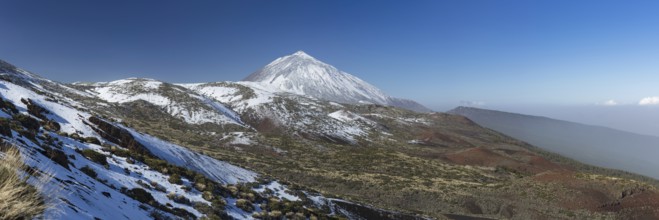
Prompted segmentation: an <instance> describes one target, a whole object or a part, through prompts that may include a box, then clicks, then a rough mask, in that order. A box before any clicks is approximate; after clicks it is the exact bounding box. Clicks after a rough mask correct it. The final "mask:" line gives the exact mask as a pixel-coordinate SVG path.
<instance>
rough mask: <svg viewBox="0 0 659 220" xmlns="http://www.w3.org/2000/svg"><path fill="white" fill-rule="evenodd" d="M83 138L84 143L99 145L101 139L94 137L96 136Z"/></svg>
mask: <svg viewBox="0 0 659 220" xmlns="http://www.w3.org/2000/svg"><path fill="white" fill-rule="evenodd" d="M84 140H85V142H86V143H92V144H96V145H101V141H99V140H98V138H96V137H86V138H84Z"/></svg>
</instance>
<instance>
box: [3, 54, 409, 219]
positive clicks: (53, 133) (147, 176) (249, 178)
mask: <svg viewBox="0 0 659 220" xmlns="http://www.w3.org/2000/svg"><path fill="white" fill-rule="evenodd" d="M0 64H2V65H0V67H1V68H0V144H1V146H2V147H0V149H2V150H3V151H4V150H9V149H17V150H19V151H20V152H21V153H22V155H23V156H24V158H25V163H26V168H25V169H22V170H19V172H22V173H24V174H25V175H29V177H30V178H31V179H32V180H31V181H28V182H31V183H38V182H40V181H39V180H45V181H46V182H44V183H43V187H40V188H41V190H43V192H44V193H45V192H48V194H44V195H43V197H44V201H46V202H47V203H48V204H49V208H48V209H46V211H45V213H43V217H44V218H46V219H198V218H207V219H254V218H287V219H305V218H306V219H309V218H325V219H333V218H345V217H346V216H354V217H356V218H359V216H361V215H362V213H356V212H354V211H350V210H348V208H351V209H355V208H360V209H366V210H369V211H370V212H374V213H381V214H382V215H394V216H395V215H402V214H397V213H394V212H387V211H384V210H380V209H376V208H373V207H369V206H362V205H358V204H355V203H352V202H348V201H344V200H336V199H329V198H326V197H324V196H322V195H321V194H318V193H314V192H310V191H306V190H302V189H301V188H300V187H297V188H296V189H291V188H289V186H287V184H283V183H280V182H279V181H277V180H274V179H272V178H269V177H267V176H263V175H259V174H257V173H256V172H254V171H250V170H247V169H245V168H242V167H239V166H236V165H232V164H230V163H227V162H224V161H221V160H217V159H215V158H213V157H210V156H207V155H204V154H201V153H198V152H195V151H192V150H190V149H189V148H187V147H182V146H180V145H177V144H173V143H171V142H168V141H165V140H162V139H159V138H157V137H154V136H152V135H148V134H144V133H142V132H139V131H137V130H135V129H133V128H131V127H130V126H127V125H126V124H125V123H122V122H121V121H122V120H121V119H119V118H110V117H104V116H101V115H102V114H103V112H98V111H95V110H93V109H92V108H94V107H99V108H105V109H113V108H121V107H118V106H119V105H118V104H117V103H125V102H133V101H127V100H125V99H123V98H124V97H127V99H130V97H132V96H133V95H134V94H135V93H133V94H131V95H122V94H121V93H120V92H119V90H115V91H113V93H114V94H116V95H115V96H113V97H114V98H115V99H110V100H107V101H104V99H101V100H99V99H97V98H96V97H98V96H97V95H98V94H94V93H93V92H92V91H93V90H87V89H84V90H77V89H74V88H73V87H83V88H88V87H90V86H89V85H73V86H71V87H70V86H66V85H62V84H59V83H56V82H53V81H49V80H46V79H43V78H41V77H39V76H37V75H34V74H31V73H29V72H26V71H23V70H20V69H18V68H16V67H14V66H12V65H10V64H8V63H5V62H1V63H0ZM114 83H115V84H117V85H121V86H125V85H126V84H130V83H134V84H139V85H141V86H144V87H146V88H142V90H141V91H142V92H148V93H151V92H154V89H156V87H157V88H159V89H160V90H155V91H160V92H162V91H163V90H164V91H167V89H174V90H177V88H176V86H171V85H159V86H154V84H157V83H154V81H147V80H135V81H133V82H127V81H124V82H121V83H119V82H114ZM96 85H97V86H99V87H100V88H103V87H102V86H106V85H107V84H96ZM141 86H138V87H137V88H139V87H141ZM167 86H171V88H166V87H167ZM163 87H165V88H166V89H163ZM94 88H96V87H94ZM127 88H129V87H125V90H123V92H126V91H130V92H134V91H133V90H130V89H127ZM182 90H185V89H184V88H183V89H182ZM104 94H105V93H104ZM153 94H155V92H154V93H153ZM138 96H139V95H138ZM119 97H121V98H119ZM154 97H157V96H156V95H153V96H139V98H138V99H140V100H141V101H144V100H143V99H147V100H148V101H151V102H156V103H161V104H162V103H163V102H158V101H156V100H163V99H160V98H156V99H154ZM106 98H107V97H106ZM76 100H79V101H76ZM190 100H201V101H202V102H198V103H194V104H199V105H201V104H207V105H203V106H202V107H200V108H188V107H189V106H186V105H178V104H180V103H184V104H189V103H191V102H187V101H189V100H187V99H186V100H185V101H181V102H174V101H172V102H168V103H166V104H171V105H178V106H179V107H181V106H183V107H182V108H185V109H184V110H183V111H172V108H168V107H166V106H165V107H162V106H160V105H157V104H154V105H155V106H160V108H156V109H157V110H158V111H162V112H163V113H166V114H167V115H170V116H172V117H173V118H176V119H177V120H180V121H183V122H185V123H190V124H198V123H199V122H204V123H216V124H231V125H237V126H234V127H236V128H242V127H244V126H245V125H243V123H242V122H240V121H239V118H237V117H235V116H236V115H235V113H234V114H233V115H232V111H230V110H228V109H226V108H224V107H222V105H220V104H219V103H215V102H214V101H210V100H207V99H205V98H203V97H199V96H192V97H190ZM151 102H149V103H151ZM85 103H86V104H85ZM89 103H94V104H93V105H92V104H89ZM172 103H174V104H172ZM85 105H90V106H91V107H90V108H88V107H86V106H85ZM151 107H153V106H150V108H151ZM200 109H202V111H212V112H211V113H209V114H207V115H204V116H208V118H211V119H219V120H209V121H203V120H202V121H197V120H194V119H195V117H185V115H183V116H181V117H176V116H180V115H179V114H181V112H187V113H190V112H194V111H200ZM209 109H210V110H209ZM190 115H194V114H190ZM232 116H233V117H232ZM190 119H193V120H190ZM204 119H206V118H204ZM0 155H3V154H0ZM44 177H46V178H44ZM338 201H340V203H338ZM346 202H347V204H349V205H348V206H345V204H346ZM339 204H340V205H341V206H339ZM413 218H414V217H413Z"/></svg>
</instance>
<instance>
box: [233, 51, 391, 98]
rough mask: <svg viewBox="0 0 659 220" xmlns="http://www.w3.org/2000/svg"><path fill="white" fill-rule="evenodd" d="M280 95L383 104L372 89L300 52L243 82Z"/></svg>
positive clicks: (379, 92) (271, 64) (383, 96)
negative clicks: (265, 87)
mask: <svg viewBox="0 0 659 220" xmlns="http://www.w3.org/2000/svg"><path fill="white" fill-rule="evenodd" d="M245 81H254V82H260V83H262V84H266V85H269V86H272V87H275V88H277V89H280V90H282V91H286V92H291V93H295V94H298V95H307V96H311V97H316V98H321V99H327V100H331V101H337V102H344V103H363V102H368V103H376V104H386V103H387V99H388V98H389V96H387V95H386V94H384V93H383V92H382V91H380V90H379V89H378V88H376V87H375V86H372V85H371V84H368V83H367V82H365V81H363V80H361V79H359V78H357V77H355V76H353V75H350V74H348V73H346V72H343V71H340V70H339V69H337V68H336V67H333V66H331V65H329V64H326V63H323V62H321V61H319V60H317V59H315V58H313V57H312V56H310V55H308V54H306V53H305V52H303V51H298V52H296V53H294V54H292V55H288V56H284V57H281V58H278V59H276V60H275V61H273V62H271V63H270V64H268V65H266V66H265V67H263V68H262V69H261V70H259V71H257V72H255V73H253V74H252V75H250V76H248V77H247V78H245Z"/></svg>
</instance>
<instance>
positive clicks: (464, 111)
mask: <svg viewBox="0 0 659 220" xmlns="http://www.w3.org/2000/svg"><path fill="white" fill-rule="evenodd" d="M447 113H450V114H457V115H462V116H465V117H467V118H469V119H471V120H473V121H474V122H476V123H478V124H480V125H481V126H484V127H488V128H490V129H493V130H496V131H499V132H501V133H504V134H506V135H510V136H512V137H514V138H517V139H520V140H523V141H525V142H528V143H530V144H533V145H535V146H538V147H541V148H543V149H545V150H549V151H552V152H555V153H559V154H562V155H566V156H568V157H572V158H574V159H577V160H579V161H583V162H586V163H589V164H592V165H596V166H602V167H608V168H613V169H620V170H625V171H628V172H634V173H639V174H642V175H646V176H650V177H653V178H659V172H657V171H655V170H653V169H648V168H647V166H648V165H652V164H654V165H655V166H659V163H657V162H654V161H655V160H653V159H652V157H651V156H646V155H652V153H651V152H657V153H659V148H657V147H656V146H659V137H656V136H652V135H645V134H637V133H633V132H628V131H622V130H617V129H613V128H609V127H604V126H598V125H586V124H581V123H576V122H570V121H565V120H558V119H553V118H549V117H543V116H533V115H526V114H519V113H510V112H505V111H497V110H488V109H480V108H474V107H457V108H455V109H452V110H450V111H448V112H447ZM640 152H645V153H640ZM610 161H617V163H611V162H610Z"/></svg>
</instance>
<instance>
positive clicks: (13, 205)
mask: <svg viewBox="0 0 659 220" xmlns="http://www.w3.org/2000/svg"><path fill="white" fill-rule="evenodd" d="M22 168H25V164H24V163H23V161H22V158H21V155H20V153H19V151H18V150H16V149H15V148H10V150H9V151H6V152H3V153H2V156H0V219H33V218H35V217H37V216H39V215H41V214H42V213H43V211H44V210H45V209H46V207H47V204H46V203H45V202H44V200H43V198H42V197H41V194H40V192H39V189H38V188H36V187H34V186H32V185H30V184H28V183H27V182H26V178H25V177H23V176H22V175H20V173H19V172H22V171H23V170H22Z"/></svg>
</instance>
